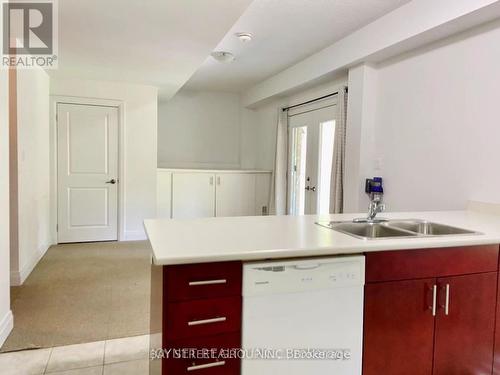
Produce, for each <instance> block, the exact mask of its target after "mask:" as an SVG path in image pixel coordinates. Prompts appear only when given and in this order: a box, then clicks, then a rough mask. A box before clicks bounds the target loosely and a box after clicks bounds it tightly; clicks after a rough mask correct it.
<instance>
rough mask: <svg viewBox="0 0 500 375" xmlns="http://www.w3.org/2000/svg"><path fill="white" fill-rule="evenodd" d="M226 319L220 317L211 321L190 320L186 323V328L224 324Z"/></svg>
mask: <svg viewBox="0 0 500 375" xmlns="http://www.w3.org/2000/svg"><path fill="white" fill-rule="evenodd" d="M226 320H227V318H226V317H225V316H222V317H220V318H212V319H203V320H192V321H190V322H188V326H200V325H202V324H212V323H219V322H225V321H226Z"/></svg>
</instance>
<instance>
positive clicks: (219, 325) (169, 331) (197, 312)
mask: <svg viewBox="0 0 500 375" xmlns="http://www.w3.org/2000/svg"><path fill="white" fill-rule="evenodd" d="M163 322H164V335H165V337H166V339H167V340H168V341H172V340H178V339H185V338H190V337H200V336H209V335H216V334H221V333H226V332H237V331H240V329H241V297H240V296H236V297H226V298H214V299H200V300H193V301H186V302H173V303H168V304H167V306H166V311H165V316H164V317H163Z"/></svg>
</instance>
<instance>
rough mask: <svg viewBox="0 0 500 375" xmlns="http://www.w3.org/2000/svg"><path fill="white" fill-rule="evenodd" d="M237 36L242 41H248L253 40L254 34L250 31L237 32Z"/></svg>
mask: <svg viewBox="0 0 500 375" xmlns="http://www.w3.org/2000/svg"><path fill="white" fill-rule="evenodd" d="M235 35H236V37H237V38H238V39H239V40H241V41H242V42H244V43H246V42H249V41H251V40H252V38H253V35H252V34H250V33H236V34H235Z"/></svg>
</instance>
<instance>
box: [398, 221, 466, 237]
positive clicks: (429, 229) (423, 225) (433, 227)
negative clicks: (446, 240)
mask: <svg viewBox="0 0 500 375" xmlns="http://www.w3.org/2000/svg"><path fill="white" fill-rule="evenodd" d="M389 225H390V226H391V227H394V228H399V229H403V230H408V231H411V232H415V233H418V234H423V235H427V236H443V235H452V234H473V233H476V232H474V231H472V230H468V229H463V228H457V227H452V226H450V225H444V224H439V223H433V222H430V221H424V220H401V221H391V222H390V223H389Z"/></svg>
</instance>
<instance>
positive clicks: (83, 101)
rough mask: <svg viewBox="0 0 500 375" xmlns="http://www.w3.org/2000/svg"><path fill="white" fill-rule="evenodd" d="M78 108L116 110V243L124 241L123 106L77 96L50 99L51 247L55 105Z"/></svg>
mask: <svg viewBox="0 0 500 375" xmlns="http://www.w3.org/2000/svg"><path fill="white" fill-rule="evenodd" d="M58 104H77V105H94V106H100V107H113V108H116V109H117V110H118V176H117V178H118V181H119V183H118V233H117V235H118V241H124V239H125V121H124V120H125V116H124V114H125V103H124V102H123V101H121V100H113V99H100V98H86V97H77V96H65V95H51V96H50V140H49V144H50V228H51V234H52V243H54V244H57V243H59V241H58V234H57V224H58V218H57V208H58V188H57V174H58V169H57V157H58V155H57V105H58Z"/></svg>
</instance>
